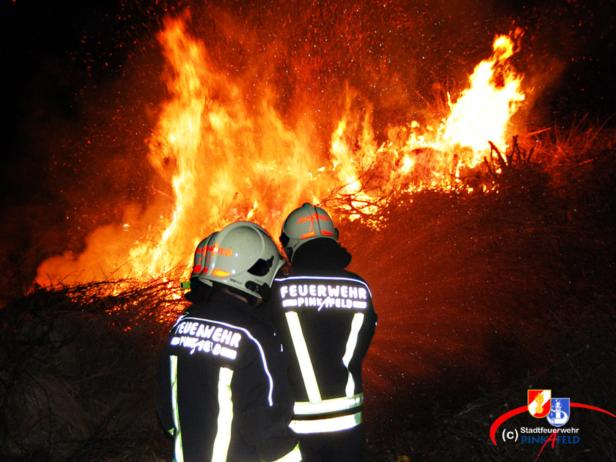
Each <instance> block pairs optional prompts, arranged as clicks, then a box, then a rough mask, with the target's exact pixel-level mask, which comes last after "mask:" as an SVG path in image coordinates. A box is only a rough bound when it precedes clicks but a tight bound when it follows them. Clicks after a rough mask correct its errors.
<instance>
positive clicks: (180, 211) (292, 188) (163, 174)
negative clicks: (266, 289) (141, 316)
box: [36, 16, 526, 285]
mask: <svg viewBox="0 0 616 462" xmlns="http://www.w3.org/2000/svg"><path fill="white" fill-rule="evenodd" d="M522 35H523V34H522V30H521V29H516V30H515V31H513V32H512V33H511V34H509V35H497V36H496V37H495V38H494V41H493V44H492V54H491V55H490V56H486V57H485V59H483V60H481V61H480V62H479V63H478V64H477V65H476V66H475V67H474V69H473V70H472V72H471V73H470V75H469V77H468V79H467V82H466V83H465V84H464V85H463V86H462V89H461V90H458V92H457V94H456V95H455V96H452V95H451V94H450V93H447V95H446V97H447V100H446V102H445V103H444V108H443V114H442V115H440V116H439V115H438V114H433V115H432V116H431V117H430V118H426V119H425V120H422V121H419V120H415V119H412V120H406V121H405V122H404V123H402V124H399V125H389V126H387V127H386V130H385V133H384V137H383V139H382V140H379V137H378V136H377V134H376V133H375V129H374V126H373V109H372V106H373V105H372V103H370V102H369V101H365V100H363V99H362V97H361V95H360V94H359V93H358V91H357V90H355V89H353V88H352V87H351V86H350V85H349V84H348V83H347V84H345V85H344V86H343V89H342V90H343V94H342V95H340V96H339V97H338V99H340V100H342V101H343V104H342V111H341V114H339V115H336V112H338V111H333V112H334V113H333V114H332V115H333V116H334V117H336V119H334V121H333V130H332V132H331V135H330V136H329V142H328V144H327V145H326V146H323V136H322V132H320V131H319V128H320V127H318V126H317V125H316V121H314V120H311V118H310V117H308V114H309V111H308V110H309V109H310V108H309V106H306V107H305V108H300V109H298V112H299V113H300V114H299V116H298V117H297V118H296V119H295V120H293V121H292V122H290V121H289V120H286V119H285V117H284V116H283V114H281V113H280V111H279V110H278V109H277V108H276V104H275V100H274V98H275V91H276V89H274V88H271V86H270V85H268V84H263V85H260V86H257V87H256V88H253V87H250V88H246V87H245V86H244V85H242V82H241V81H236V80H234V79H233V78H231V77H230V76H229V75H228V74H226V73H224V72H223V71H222V70H220V69H217V68H216V65H215V64H214V63H213V62H212V59H211V58H210V56H209V53H208V50H207V47H206V45H205V43H204V41H203V40H201V39H199V38H197V37H195V36H194V34H193V33H191V31H190V30H189V19H188V17H187V16H184V17H180V18H175V19H167V20H166V21H165V23H164V27H163V30H162V31H161V32H160V33H159V34H158V40H159V42H160V44H161V47H162V50H163V55H164V57H165V61H166V68H165V74H164V80H165V83H166V86H167V90H168V94H169V96H168V97H167V99H166V100H165V101H164V102H163V104H162V105H161V108H160V112H159V115H158V121H157V123H156V126H155V128H154V131H153V133H152V135H151V136H150V137H149V138H148V140H147V146H148V160H149V163H150V165H151V166H152V168H153V169H154V170H155V171H156V172H157V173H158V175H160V178H162V179H163V180H164V181H165V182H166V183H167V187H168V189H169V190H170V194H169V195H167V194H165V195H160V196H159V197H157V198H155V199H154V201H153V203H151V204H149V205H148V207H147V209H146V210H145V212H144V213H143V214H142V215H141V216H133V217H132V218H131V219H128V218H127V220H126V221H125V222H124V223H122V224H118V225H111V226H106V227H104V228H99V229H97V230H95V231H94V232H93V233H92V234H91V235H90V237H89V238H88V239H87V242H88V244H87V247H86V249H85V251H84V252H83V253H82V254H80V255H74V254H72V253H68V254H65V255H63V256H60V257H53V258H51V259H49V260H47V261H46V262H44V263H43V264H42V265H41V266H40V268H39V270H38V275H37V278H36V281H37V283H38V284H41V285H49V284H53V283H56V282H60V281H61V282H64V283H77V282H87V281H91V280H97V279H101V278H108V277H109V275H113V277H115V278H124V277H131V278H138V279H142V280H147V279H149V278H156V277H159V276H161V275H163V274H168V273H169V272H172V273H173V274H174V275H175V276H176V277H177V276H179V275H181V274H185V273H186V271H187V263H189V260H190V259H189V257H188V256H189V255H191V249H193V248H194V246H195V245H196V244H197V243H198V241H199V240H200V239H201V238H202V237H203V236H204V235H207V234H209V233H210V232H212V231H213V230H215V229H219V228H220V227H222V226H224V224H225V223H228V222H230V221H234V220H238V219H247V220H254V221H257V222H259V223H261V224H263V225H264V226H265V227H266V228H267V229H270V230H272V232H273V233H274V234H275V233H276V231H275V230H278V229H279V228H280V225H281V222H282V219H283V218H284V217H285V216H286V215H287V214H288V212H289V211H290V210H291V209H292V208H293V207H295V205H296V204H298V203H301V202H302V201H312V202H317V203H323V204H324V205H326V206H330V207H333V209H334V210H335V211H336V212H337V213H338V216H339V218H340V219H345V218H346V219H349V220H354V219H358V218H360V217H362V218H364V219H365V220H366V221H367V222H369V223H370V224H371V225H372V226H375V227H378V226H379V222H380V217H381V213H382V210H383V207H384V206H385V205H386V204H387V202H389V201H395V200H398V198H399V195H400V194H404V193H409V192H417V191H421V190H435V191H439V190H441V191H467V192H472V191H474V190H475V189H479V190H482V191H487V190H489V189H492V188H493V181H492V179H491V178H490V177H489V176H486V175H482V173H484V170H485V164H484V160H486V159H487V160H488V161H489V162H490V163H491V162H493V161H495V160H496V159H498V156H497V154H496V153H497V152H498V150H499V149H500V150H502V151H505V150H506V149H507V148H508V145H507V141H506V140H507V139H508V138H510V137H511V135H512V134H513V133H515V131H514V130H515V128H514V127H515V126H514V125H513V123H512V118H513V117H514V115H515V114H516V113H517V111H518V109H520V107H521V104H522V103H523V102H524V100H525V99H526V96H525V93H524V91H523V89H522V82H523V77H522V75H520V74H519V73H517V72H516V71H515V69H514V67H513V65H512V64H511V62H510V60H511V58H512V56H513V55H514V54H515V53H516V52H517V51H518V50H519V47H520V41H521V38H522ZM249 91H254V92H256V96H252V97H251V96H250V95H248V94H247V93H248V92H249ZM500 171H501V168H500V167H498V168H497V169H495V170H492V171H491V175H492V176H493V175H494V174H499V173H500ZM473 175H474V176H475V177H477V176H483V178H481V180H479V181H476V182H474V183H473V185H472V186H471V185H470V184H469V182H468V181H465V179H464V177H465V176H473ZM280 198H284V200H283V201H281V200H280Z"/></svg>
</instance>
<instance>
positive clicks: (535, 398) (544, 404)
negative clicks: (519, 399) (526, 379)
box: [527, 390, 552, 419]
mask: <svg viewBox="0 0 616 462" xmlns="http://www.w3.org/2000/svg"><path fill="white" fill-rule="evenodd" d="M551 398H552V390H528V400H527V406H528V412H529V413H530V415H532V416H533V417H536V418H537V419H543V418H544V417H546V416H547V415H548V414H549V413H550V408H551Z"/></svg>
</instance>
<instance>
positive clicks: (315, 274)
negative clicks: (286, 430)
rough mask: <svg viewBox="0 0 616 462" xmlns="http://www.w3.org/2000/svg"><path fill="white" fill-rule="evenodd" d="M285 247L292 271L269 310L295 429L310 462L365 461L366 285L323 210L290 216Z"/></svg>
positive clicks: (369, 323) (369, 327)
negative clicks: (284, 359) (285, 367)
mask: <svg viewBox="0 0 616 462" xmlns="http://www.w3.org/2000/svg"><path fill="white" fill-rule="evenodd" d="M280 242H281V244H282V247H283V248H284V251H285V253H286V254H287V257H288V258H289V260H290V262H291V270H290V271H289V272H288V273H287V274H284V275H279V276H277V277H276V279H275V281H274V285H273V286H272V298H271V300H270V303H269V305H268V311H269V313H270V316H272V319H273V320H274V324H275V326H276V329H277V330H278V332H279V333H280V334H281V336H282V341H283V345H284V347H285V350H286V351H287V352H288V353H289V358H290V359H289V361H290V363H291V367H290V374H291V385H292V388H293V392H294V396H295V400H296V401H295V405H294V417H293V421H292V422H291V425H290V427H291V428H292V429H293V430H294V431H295V432H296V433H297V435H298V436H299V437H300V449H301V452H302V457H303V458H304V459H303V460H306V461H309V462H310V461H353V462H357V461H359V460H362V452H363V426H362V404H363V399H364V397H363V391H362V376H361V370H362V360H363V358H364V356H365V355H366V352H367V350H368V346H369V345H370V341H371V339H372V336H373V334H374V328H375V326H376V314H375V312H374V308H373V306H372V297H371V293H370V288H369V287H368V284H367V283H366V282H365V281H364V280H363V279H362V278H361V277H359V276H357V275H356V274H353V273H351V272H349V271H347V270H346V269H345V268H346V266H347V265H348V264H349V263H350V261H351V255H350V254H349V253H348V252H347V251H346V250H345V249H344V248H343V247H341V246H340V245H339V243H338V230H337V229H336V228H335V227H334V224H333V222H332V219H331V217H330V216H329V214H328V213H327V212H326V211H325V210H323V209H322V208H321V207H316V206H314V205H312V204H308V203H306V204H303V205H302V206H301V207H299V208H297V209H296V210H294V211H293V212H291V214H290V215H289V216H288V217H287V219H286V220H285V222H284V225H283V228H282V234H281V236H280Z"/></svg>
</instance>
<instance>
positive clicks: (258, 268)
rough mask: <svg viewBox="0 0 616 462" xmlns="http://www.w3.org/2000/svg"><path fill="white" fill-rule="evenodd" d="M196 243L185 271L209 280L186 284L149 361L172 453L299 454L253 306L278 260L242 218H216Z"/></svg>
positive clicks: (268, 336)
mask: <svg viewBox="0 0 616 462" xmlns="http://www.w3.org/2000/svg"><path fill="white" fill-rule="evenodd" d="M205 250H206V253H205V261H204V267H202V268H200V269H199V268H197V269H196V271H195V269H194V270H193V273H196V274H197V278H198V279H199V280H200V281H203V282H204V283H205V284H211V288H210V289H209V290H206V291H204V292H202V293H201V294H199V293H195V294H193V295H194V297H193V301H192V304H191V306H190V307H189V308H188V309H187V311H186V312H185V313H184V314H182V315H181V316H180V317H179V318H178V320H177V321H176V322H175V324H174V325H173V327H172V328H171V332H170V333H169V337H168V341H167V344H166V347H165V349H164V351H163V354H162V355H161V363H160V367H159V374H158V387H157V389H158V391H157V410H158V414H159V417H160V421H161V424H162V425H163V427H164V428H165V429H166V430H167V431H168V432H169V433H170V434H171V436H172V437H173V440H174V451H173V454H174V458H173V460H174V461H176V462H193V461H200V462H201V461H204V460H207V461H233V462H236V461H237V462H244V461H247V462H248V461H286V462H289V461H299V460H301V455H300V452H299V447H298V445H297V439H296V436H295V435H294V434H293V432H292V431H290V429H289V422H290V420H291V416H292V407H293V398H292V395H291V393H290V390H289V388H288V383H287V380H288V378H287V374H286V367H287V364H286V362H285V358H284V356H283V353H282V347H281V345H280V343H279V341H278V339H277V338H276V336H275V334H274V331H273V329H272V328H271V325H270V324H269V323H267V322H266V320H265V319H264V316H263V314H262V313H261V312H260V309H259V305H260V304H261V302H262V301H263V300H264V299H266V298H267V296H268V294H269V292H270V287H271V284H272V280H273V278H274V275H275V274H276V272H277V271H278V269H279V268H280V267H281V265H282V264H283V262H284V260H283V259H282V257H281V256H280V254H279V253H278V250H277V248H276V246H275V244H274V243H273V242H272V240H271V238H270V237H269V235H268V234H267V233H266V232H265V231H264V230H263V229H262V228H261V227H259V226H258V225H256V224H254V223H250V222H237V223H233V224H231V225H228V226H226V227H225V228H223V229H222V230H221V231H219V232H218V233H216V234H215V235H214V236H212V237H211V239H210V240H209V241H208V242H207V243H206V244H205ZM200 261H201V260H200ZM202 266H203V265H202Z"/></svg>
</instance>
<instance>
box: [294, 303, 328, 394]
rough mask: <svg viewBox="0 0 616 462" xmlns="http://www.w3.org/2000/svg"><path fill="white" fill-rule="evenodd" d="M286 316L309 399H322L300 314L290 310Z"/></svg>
mask: <svg viewBox="0 0 616 462" xmlns="http://www.w3.org/2000/svg"><path fill="white" fill-rule="evenodd" d="M285 316H286V318H287V324H288V325H289V332H290V333H291V340H292V341H293V347H294V348H295V354H296V355H297V361H298V364H299V369H300V372H301V374H302V379H303V380H304V387H305V388H306V393H307V394H308V400H309V401H313V402H318V401H321V392H320V391H319V385H318V384H317V378H316V376H315V375H314V368H313V367H312V361H310V354H309V353H308V346H307V345H306V339H305V338H304V334H303V332H302V326H301V324H300V323H299V316H298V315H297V313H296V312H295V311H288V312H286V313H285Z"/></svg>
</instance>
